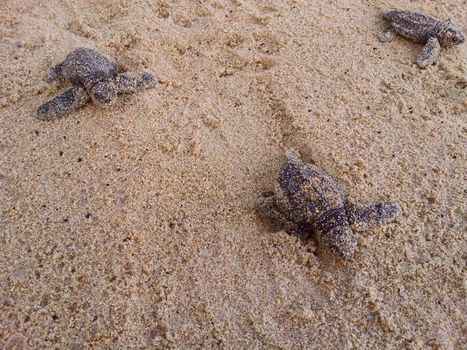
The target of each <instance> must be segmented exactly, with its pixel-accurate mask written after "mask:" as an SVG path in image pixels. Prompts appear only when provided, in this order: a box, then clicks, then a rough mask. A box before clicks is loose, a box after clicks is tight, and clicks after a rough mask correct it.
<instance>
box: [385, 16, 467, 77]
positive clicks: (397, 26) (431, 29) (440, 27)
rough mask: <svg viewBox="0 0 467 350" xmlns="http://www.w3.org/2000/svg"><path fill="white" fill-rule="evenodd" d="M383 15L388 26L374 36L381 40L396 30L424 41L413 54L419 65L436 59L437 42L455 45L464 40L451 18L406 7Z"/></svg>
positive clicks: (425, 65) (431, 62) (425, 64)
mask: <svg viewBox="0 0 467 350" xmlns="http://www.w3.org/2000/svg"><path fill="white" fill-rule="evenodd" d="M383 18H384V19H385V20H387V21H388V22H389V26H388V27H386V28H384V29H383V30H382V31H381V32H380V34H379V36H378V37H379V39H380V40H381V41H383V42H389V41H392V40H394V38H395V37H396V35H397V34H399V35H402V36H404V37H406V38H408V39H410V40H412V41H414V42H416V43H419V44H424V45H425V46H424V47H423V49H422V51H420V53H419V54H418V56H417V64H418V66H419V67H420V68H426V67H428V66H429V65H431V64H433V63H434V62H436V60H437V59H438V56H439V52H440V50H441V46H443V47H449V46H454V45H459V44H462V43H463V42H464V41H465V39H464V35H462V33H461V31H460V30H459V29H458V28H457V27H456V25H455V24H454V22H453V21H452V20H451V19H448V20H447V21H445V22H443V21H440V20H438V19H437V18H435V17H431V16H427V15H424V14H422V13H419V12H410V11H387V12H385V13H383Z"/></svg>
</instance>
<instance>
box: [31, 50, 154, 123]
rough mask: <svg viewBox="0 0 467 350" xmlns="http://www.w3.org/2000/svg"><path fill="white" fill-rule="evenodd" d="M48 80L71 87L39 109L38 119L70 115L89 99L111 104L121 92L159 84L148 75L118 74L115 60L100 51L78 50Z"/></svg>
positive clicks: (134, 73)
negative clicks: (68, 84)
mask: <svg viewBox="0 0 467 350" xmlns="http://www.w3.org/2000/svg"><path fill="white" fill-rule="evenodd" d="M45 80H46V81H47V82H49V83H51V82H53V81H60V82H64V81H69V82H70V83H71V85H72V86H73V87H72V88H70V89H68V90H67V91H65V92H64V93H63V94H61V95H59V96H57V97H55V98H53V99H52V100H50V101H47V102H46V103H44V104H43V105H41V106H40V107H39V108H38V109H37V117H38V118H39V119H41V120H48V119H53V118H57V117H61V116H64V115H66V114H69V113H70V112H72V111H73V110H75V109H77V108H79V107H82V106H84V105H85V104H86V103H87V102H88V101H89V100H91V99H92V100H93V101H94V102H96V103H98V104H100V105H104V106H110V105H112V104H113V103H114V102H115V100H116V98H117V94H118V93H133V92H137V91H141V90H144V89H148V88H152V87H154V86H155V85H156V78H155V77H154V75H152V74H151V73H146V72H126V73H118V71H117V64H116V62H115V60H114V59H112V58H110V57H107V56H105V55H102V54H100V53H99V52H97V51H95V50H92V49H87V48H78V49H76V50H74V51H73V52H71V53H69V54H68V56H66V58H65V60H64V61H63V62H62V63H60V64H57V65H56V66H55V67H54V68H52V69H51V70H50V71H49V72H48V73H47V75H46V77H45Z"/></svg>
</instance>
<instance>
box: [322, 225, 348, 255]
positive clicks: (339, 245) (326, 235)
mask: <svg viewBox="0 0 467 350" xmlns="http://www.w3.org/2000/svg"><path fill="white" fill-rule="evenodd" d="M319 237H320V241H321V242H323V243H324V244H325V245H327V246H328V247H329V249H330V250H331V252H332V253H333V254H334V255H337V256H339V257H341V258H343V259H344V260H346V261H352V260H353V257H354V254H355V251H356V250H357V237H356V236H355V234H354V232H353V231H352V229H351V228H350V226H349V225H348V224H347V223H343V224H341V225H338V226H335V227H333V228H332V229H330V230H329V231H326V232H321V234H320V236H319Z"/></svg>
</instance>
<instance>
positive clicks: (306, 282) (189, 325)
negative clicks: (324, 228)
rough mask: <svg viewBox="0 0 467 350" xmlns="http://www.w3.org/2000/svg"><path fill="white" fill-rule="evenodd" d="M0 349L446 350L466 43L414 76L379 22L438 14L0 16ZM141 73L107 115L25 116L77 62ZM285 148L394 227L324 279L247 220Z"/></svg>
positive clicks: (86, 5) (176, 8) (461, 250)
mask: <svg viewBox="0 0 467 350" xmlns="http://www.w3.org/2000/svg"><path fill="white" fill-rule="evenodd" d="M0 8H1V13H0V55H1V56H0V79H1V84H0V85H1V86H0V103H1V109H0V123H1V124H0V125H1V126H0V133H1V134H0V156H1V168H0V181H1V182H0V183H1V187H0V190H1V192H0V193H1V194H0V196H1V197H0V210H1V217H0V249H1V255H0V348H6V349H10V348H11V349H14V348H16V349H23V348H24V349H146V348H148V349H149V348H154V349H162V348H177V349H188V348H225V349H239V348H244V349H246V348H256V349H274V348H277V349H304V348H317V349H324V348H328V349H329V348H335V349H350V348H360V349H363V348H368V349H375V348H378V349H383V348H397V349H400V348H404V349H405V348H407V349H422V348H423V349H426V348H434V349H459V348H462V347H463V346H465V343H466V341H467V339H466V336H465V333H464V331H465V315H466V314H467V307H466V302H465V300H466V282H465V280H466V273H465V263H466V236H465V231H464V227H463V225H464V218H463V215H464V205H465V199H464V196H465V193H464V191H465V183H466V182H465V141H466V121H467V118H466V116H467V112H466V111H467V77H466V67H467V45H466V44H464V45H463V46H458V47H454V48H450V49H443V50H442V53H441V56H440V60H439V62H438V63H437V64H436V65H435V66H432V67H430V68H428V69H427V70H420V69H419V68H418V67H417V66H416V65H415V63H414V61H415V57H416V55H417V53H418V51H419V50H420V49H421V47H420V46H419V45H416V44H413V43H411V42H409V41H407V40H404V39H402V38H400V37H399V38H397V39H396V40H395V41H394V42H392V43H389V44H383V43H380V42H379V41H378V40H377V36H376V34H377V32H378V30H379V29H380V28H381V27H382V25H383V23H382V20H381V19H380V17H379V13H380V12H381V11H382V10H386V9H388V8H400V9H413V10H420V11H423V12H426V13H429V14H432V15H436V16H438V17H440V18H447V17H449V16H451V17H453V18H454V19H455V20H456V21H457V23H459V24H460V27H461V28H462V30H463V31H464V33H467V8H466V6H465V1H463V0H451V1H443V2H440V1H436V0H432V1H409V0H406V1H389V2H387V1H353V0H347V1H345V0H343V1H305V0H297V1H279V0H277V1H248V0H237V1H172V2H170V1H167V2H162V1H144V0H138V1H111V0H107V1H97V0H96V1H94V0H93V1H65V0H54V1H27V0H22V1H21V0H12V1H9V0H3V1H1V4H0ZM79 46H84V47H90V48H95V49H98V50H100V51H101V52H104V53H107V54H109V55H112V56H114V57H115V58H116V59H117V61H118V62H119V64H120V65H121V67H122V68H123V69H147V70H151V71H153V72H154V73H155V74H156V75H157V76H158V77H159V79H160V81H161V83H160V84H159V85H158V86H157V87H156V88H155V89H153V90H148V91H145V92H143V93H140V94H136V95H131V96H123V97H121V98H119V101H118V103H117V104H116V105H115V106H114V107H113V108H111V109H103V108H100V107H98V106H96V105H92V104H90V105H87V106H86V107H84V108H82V109H80V110H79V111H77V112H75V113H73V114H72V115H70V116H68V117H66V118H62V119H58V120H56V121H52V122H40V121H38V120H36V119H35V118H34V112H35V110H36V108H37V106H38V105H40V104H41V103H42V102H44V101H46V100H47V99H49V98H51V97H53V96H54V95H56V94H57V93H59V92H60V91H62V90H61V88H60V87H57V86H47V85H46V83H45V82H43V81H42V80H41V79H42V76H43V75H44V73H45V72H46V70H47V69H48V68H49V67H51V66H52V65H53V64H56V63H58V62H59V61H60V60H61V59H63V58H64V57H65V55H66V54H67V53H68V52H69V51H71V50H73V49H74V48H76V47H79ZM289 147H294V148H297V149H298V150H300V151H301V153H302V154H303V156H304V158H305V159H306V160H308V161H314V162H315V163H316V164H318V165H319V166H320V167H321V168H323V169H325V170H326V171H327V172H329V173H330V174H333V175H334V176H335V177H336V178H337V179H338V180H339V181H340V182H341V183H342V184H343V185H344V186H345V188H346V191H347V193H348V196H349V198H350V200H351V201H354V202H360V203H365V202H370V201H385V200H395V201H398V202H399V203H400V204H401V206H402V208H403V215H402V216H401V217H399V219H398V220H397V221H396V222H395V223H393V224H391V225H388V226H386V227H382V228H378V229H374V230H371V231H369V232H366V233H363V234H360V235H359V251H358V253H357V255H356V258H355V261H354V262H352V263H347V264H346V263H343V262H342V261H339V260H338V259H336V258H334V257H333V256H331V255H330V254H329V253H328V252H327V251H326V250H324V249H321V248H320V247H317V246H316V244H315V242H314V241H312V240H311V241H309V242H308V243H306V244H303V243H302V242H301V241H299V240H298V239H297V238H296V237H293V236H290V235H288V234H286V233H285V232H272V230H271V228H270V227H268V226H267V225H266V224H265V223H264V222H263V221H262V220H261V219H260V218H259V217H258V215H257V213H256V211H255V202H256V199H257V196H258V194H259V193H260V192H261V191H264V190H267V189H270V188H271V187H272V185H273V183H274V179H275V174H276V173H277V170H278V169H279V167H280V166H281V163H282V162H283V160H284V153H283V151H284V149H286V148H289Z"/></svg>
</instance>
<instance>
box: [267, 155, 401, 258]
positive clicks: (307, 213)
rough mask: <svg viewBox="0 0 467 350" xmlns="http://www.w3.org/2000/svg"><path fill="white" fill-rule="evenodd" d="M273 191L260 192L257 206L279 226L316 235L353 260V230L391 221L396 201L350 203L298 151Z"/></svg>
mask: <svg viewBox="0 0 467 350" xmlns="http://www.w3.org/2000/svg"><path fill="white" fill-rule="evenodd" d="M286 155H287V161H286V162H285V164H284V165H283V166H282V168H281V169H280V171H279V175H278V179H277V183H276V189H275V191H274V192H264V193H263V194H262V195H261V198H260V202H259V205H258V209H259V210H260V212H261V213H262V214H263V215H264V216H265V217H266V218H268V219H269V220H270V221H271V222H272V223H273V224H275V226H276V227H277V228H284V229H285V230H286V231H287V232H289V233H294V234H297V235H299V236H300V237H301V238H307V237H308V236H310V235H311V234H316V235H317V238H318V240H319V241H320V242H322V243H324V244H325V245H326V246H328V247H329V248H330V249H331V251H332V252H333V253H334V254H336V255H338V256H340V257H343V258H344V259H346V260H351V259H352V258H353V256H354V253H355V251H356V249H357V238H356V234H355V233H354V231H357V230H362V229H368V228H371V227H374V226H377V225H382V224H385V223H389V222H390V221H392V220H393V219H394V218H395V217H396V216H397V214H398V213H399V212H400V208H399V206H398V205H397V204H396V203H392V202H388V203H377V204H370V205H367V206H364V207H357V206H354V205H350V204H349V203H348V202H347V201H346V198H345V196H344V192H343V190H342V188H341V186H340V185H339V184H338V183H337V182H336V181H335V180H334V179H333V178H332V177H331V176H329V175H328V174H326V173H325V172H324V171H322V170H321V169H319V168H318V167H316V166H315V165H313V164H308V163H304V162H302V160H301V159H300V155H299V153H298V152H297V151H295V150H289V151H287V152H286Z"/></svg>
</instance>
